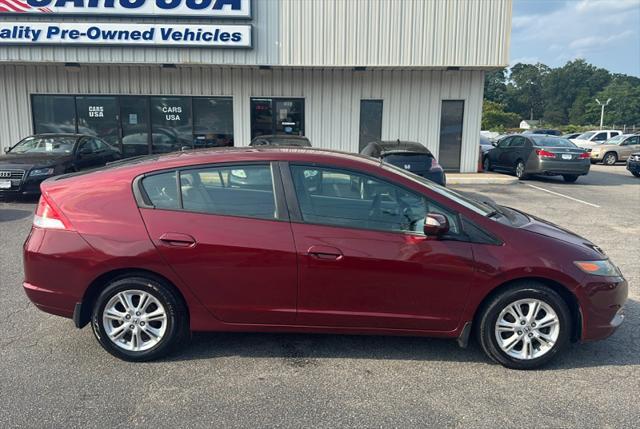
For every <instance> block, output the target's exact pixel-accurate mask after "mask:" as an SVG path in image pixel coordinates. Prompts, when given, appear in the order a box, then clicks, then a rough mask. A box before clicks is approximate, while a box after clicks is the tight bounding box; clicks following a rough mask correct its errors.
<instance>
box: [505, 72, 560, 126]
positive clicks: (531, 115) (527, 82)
mask: <svg viewBox="0 0 640 429" xmlns="http://www.w3.org/2000/svg"><path fill="white" fill-rule="evenodd" d="M549 72H550V69H549V67H547V66H546V65H544V64H540V63H538V64H521V63H518V64H516V65H515V66H513V67H512V68H511V75H510V76H509V85H508V94H509V96H508V103H507V104H508V107H509V110H510V111H512V112H516V113H519V114H520V116H522V117H523V118H528V119H537V118H540V117H541V116H542V114H543V112H544V92H543V84H544V81H545V77H546V76H547V75H548V74H549Z"/></svg>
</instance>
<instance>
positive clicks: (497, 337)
mask: <svg viewBox="0 0 640 429" xmlns="http://www.w3.org/2000/svg"><path fill="white" fill-rule="evenodd" d="M477 334H478V338H479V342H480V345H481V346H482V349H483V350H484V351H485V353H486V354H487V355H489V357H490V358H492V359H493V360H495V361H496V362H498V363H500V364H502V365H504V366H506V367H508V368H513V369H532V368H537V367H539V366H542V365H544V364H546V363H548V362H549V361H550V360H551V359H553V358H554V356H556V355H557V354H558V353H559V352H560V351H561V350H562V349H563V348H565V347H566V346H567V344H568V343H569V340H570V337H571V316H570V313H569V308H568V307H567V304H566V303H565V302H564V300H563V299H562V298H561V297H560V295H558V293H557V292H555V291H554V290H553V289H551V288H549V287H548V286H545V285H544V284H542V283H538V282H535V281H528V282H522V283H518V284H517V285H514V286H512V287H509V288H507V289H505V290H503V291H501V292H499V293H498V294H497V295H496V296H494V297H493V298H491V300H490V301H489V302H488V303H487V304H486V305H485V306H484V307H483V308H482V310H481V313H480V317H479V326H478V330H477Z"/></svg>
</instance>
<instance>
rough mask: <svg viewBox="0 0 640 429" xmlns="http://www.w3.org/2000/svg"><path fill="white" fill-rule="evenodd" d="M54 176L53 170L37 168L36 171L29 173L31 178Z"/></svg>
mask: <svg viewBox="0 0 640 429" xmlns="http://www.w3.org/2000/svg"><path fill="white" fill-rule="evenodd" d="M52 174H53V168H37V169H35V170H31V172H30V173H29V177H33V176H51V175H52Z"/></svg>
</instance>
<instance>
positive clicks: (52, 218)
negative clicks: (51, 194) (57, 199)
mask: <svg viewBox="0 0 640 429" xmlns="http://www.w3.org/2000/svg"><path fill="white" fill-rule="evenodd" d="M33 226H35V227H38V228H45V229H67V230H70V229H72V228H71V224H70V223H69V221H68V220H67V219H66V218H65V217H64V216H63V215H62V214H61V213H59V212H58V210H56V209H55V208H54V207H53V205H52V204H51V203H50V202H49V200H48V199H47V197H45V196H44V194H42V195H41V196H40V201H38V207H36V214H35V215H34V216H33Z"/></svg>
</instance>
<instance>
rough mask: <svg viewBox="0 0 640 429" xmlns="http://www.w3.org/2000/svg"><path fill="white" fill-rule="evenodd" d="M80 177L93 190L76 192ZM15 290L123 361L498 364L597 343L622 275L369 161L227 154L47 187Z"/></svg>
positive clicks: (565, 237) (117, 168)
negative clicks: (219, 345)
mask: <svg viewBox="0 0 640 429" xmlns="http://www.w3.org/2000/svg"><path fill="white" fill-rule="evenodd" d="M88 184H90V185H88ZM24 268H25V282H24V289H25V291H26V293H27V295H28V296H29V298H30V299H31V300H32V301H33V302H34V303H35V304H36V305H37V306H38V307H39V308H40V309H41V310H44V311H46V312H49V313H53V314H57V315H60V316H64V317H69V318H73V320H74V322H75V325H76V326H77V327H79V328H81V327H83V326H85V325H87V324H89V323H91V326H92V327H93V332H94V333H95V336H96V338H97V339H98V341H99V342H100V344H101V345H102V346H103V347H104V348H105V349H106V350H107V351H108V352H109V353H111V354H113V355H115V356H117V357H119V358H122V359H126V360H132V361H143V360H149V359H154V358H157V357H159V356H161V355H164V354H165V353H167V352H168V351H169V350H170V349H171V348H173V347H174V346H176V344H178V343H179V342H180V341H181V340H182V339H183V338H185V337H188V335H189V333H190V332H192V331H263V332H267V331H268V332H310V333H311V332H313V333H349V334H384V335H422V336H434V337H444V338H457V339H458V342H459V344H460V345H461V346H466V345H467V343H468V341H469V338H470V335H471V334H472V333H473V334H475V335H476V336H477V339H478V341H479V343H480V344H481V346H482V348H483V349H484V350H485V351H486V353H487V354H488V355H489V356H490V357H491V358H492V359H494V360H495V361H497V362H499V363H501V364H503V365H505V366H508V367H512V368H533V367H537V366H539V365H541V364H544V363H546V362H548V361H549V360H550V359H552V358H553V357H554V356H555V355H557V353H558V352H559V351H560V350H562V349H563V348H564V347H565V346H566V345H567V344H568V343H569V342H570V341H572V340H573V341H578V340H580V341H589V340H597V339H602V338H605V337H607V336H609V335H610V334H611V333H613V332H614V330H615V329H616V328H617V327H618V326H619V325H620V323H621V322H622V320H623V314H622V307H623V305H624V303H625V300H626V298H627V283H626V281H625V279H624V278H623V277H622V275H621V273H620V271H619V270H618V268H616V267H615V265H613V263H612V262H611V261H610V260H609V259H608V258H607V256H606V255H605V254H604V253H603V252H602V250H601V249H600V248H598V247H597V246H595V245H594V244H592V243H590V242H589V241H588V240H585V239H584V238H581V237H578V236H577V235H575V234H572V233H570V232H568V231H566V230H563V229H561V228H559V227H557V226H555V225H552V224H549V223H547V222H544V221H542V220H540V219H536V218H535V217H533V216H530V215H527V214H525V213H522V212H520V211H518V210H515V209H511V208H507V207H502V206H497V205H495V204H492V203H483V202H478V201H475V200H473V199H470V198H468V197H466V196H464V195H461V194H459V193H456V192H454V191H452V190H450V189H445V188H443V187H440V186H438V185H436V184H434V183H432V182H430V181H428V180H426V179H423V178H421V177H419V176H416V175H413V174H412V173H410V172H407V171H405V170H402V169H399V168H397V167H394V166H392V165H387V164H385V163H380V161H379V160H373V159H371V158H366V157H361V156H358V155H351V154H345V153H337V152H329V151H321V150H314V149H293V148H287V149H255V148H253V149H232V150H208V151H202V152H199V151H197V152H191V153H179V154H172V155H165V156H160V157H151V158H149V157H147V158H144V159H138V160H130V161H126V162H121V163H119V164H116V165H112V166H110V167H106V168H103V169H101V170H98V171H94V172H91V173H77V174H71V175H66V176H60V177H56V178H52V179H50V180H47V181H46V182H44V183H43V184H42V197H41V199H40V202H39V205H38V208H37V210H36V214H35V217H34V223H33V228H32V230H31V233H30V234H29V237H28V239H27V241H26V243H25V245H24Z"/></svg>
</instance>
